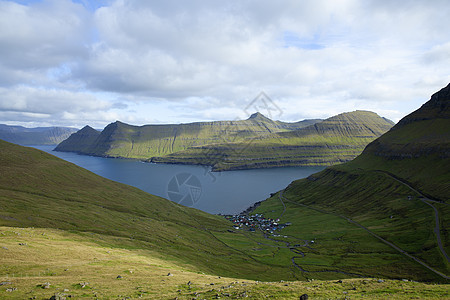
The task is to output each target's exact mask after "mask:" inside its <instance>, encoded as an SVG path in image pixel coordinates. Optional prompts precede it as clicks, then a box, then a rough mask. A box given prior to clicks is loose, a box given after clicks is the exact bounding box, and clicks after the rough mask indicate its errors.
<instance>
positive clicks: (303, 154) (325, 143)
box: [151, 111, 393, 171]
mask: <svg viewBox="0 0 450 300" xmlns="http://www.w3.org/2000/svg"><path fill="white" fill-rule="evenodd" d="M392 124H393V122H392V121H389V122H388V121H385V119H384V118H381V117H380V116H378V115H377V114H375V113H373V112H368V111H354V112H348V113H342V114H339V115H336V116H333V117H330V118H328V119H325V120H323V121H321V122H317V123H315V124H312V125H309V126H307V127H304V128H300V129H297V130H292V131H287V132H278V133H271V134H268V135H265V136H260V137H255V138H253V139H247V140H245V141H237V142H234V141H231V142H229V143H219V144H215V145H204V146H199V147H191V148H189V149H186V150H184V151H180V152H176V153H172V154H168V155H166V156H164V157H154V158H152V159H151V161H152V162H163V163H186V164H201V165H210V166H212V167H213V170H215V171H224V170H238V169H250V168H263V167H286V166H328V165H332V164H339V163H342V162H346V161H349V160H351V159H353V158H355V157H356V156H357V155H358V154H360V153H361V152H362V150H363V149H364V147H365V146H366V145H367V144H368V143H369V142H371V141H373V140H374V139H375V138H376V137H379V136H380V135H381V134H383V133H384V132H386V131H387V130H388V129H390V128H391V127H392Z"/></svg>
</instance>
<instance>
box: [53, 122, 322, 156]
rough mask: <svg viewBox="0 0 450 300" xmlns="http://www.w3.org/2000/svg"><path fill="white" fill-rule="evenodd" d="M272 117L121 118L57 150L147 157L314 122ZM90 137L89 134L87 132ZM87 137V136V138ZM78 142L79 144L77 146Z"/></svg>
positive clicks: (255, 135) (287, 129) (69, 141)
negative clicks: (139, 122)
mask: <svg viewBox="0 0 450 300" xmlns="http://www.w3.org/2000/svg"><path fill="white" fill-rule="evenodd" d="M317 121H318V120H305V121H302V122H296V123H285V122H280V121H272V120H270V119H268V118H266V117H264V116H263V115H261V114H259V113H256V114H253V115H252V116H251V117H250V118H249V119H247V120H242V121H219V122H198V123H189V124H178V125H145V126H132V125H128V124H125V123H122V122H119V121H117V122H114V123H111V124H109V125H108V126H107V127H106V128H105V129H104V130H103V131H102V132H101V134H100V135H99V136H98V137H97V138H96V139H95V140H90V139H89V140H88V139H86V140H80V139H78V138H75V137H71V138H69V139H67V140H66V141H64V143H63V144H61V145H60V146H58V147H57V148H56V150H58V151H74V152H79V153H84V154H89V155H96V156H108V157H126V158H137V159H149V158H151V157H153V156H163V155H167V154H170V153H174V152H177V151H182V150H185V149H187V148H189V147H193V146H199V145H206V144H212V143H220V142H230V141H242V140H245V139H247V138H251V137H257V136H264V135H267V134H270V133H272V132H284V131H291V130H295V129H299V128H303V127H305V126H308V125H311V124H314V123H316V122H317ZM90 137H91V136H90ZM90 137H89V138H90ZM80 144H82V145H83V146H80Z"/></svg>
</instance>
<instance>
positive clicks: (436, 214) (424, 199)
mask: <svg viewBox="0 0 450 300" xmlns="http://www.w3.org/2000/svg"><path fill="white" fill-rule="evenodd" d="M377 172H381V173H383V174H385V175H387V176H389V177H391V178H392V179H394V180H395V181H397V182H399V183H401V184H403V185H404V186H406V187H407V188H409V189H410V190H412V191H413V192H415V193H417V194H418V195H420V197H421V198H420V199H419V200H420V201H422V202H423V203H425V204H427V205H429V206H431V208H433V210H434V219H435V222H436V226H435V227H434V233H435V234H436V240H437V244H438V246H439V250H440V251H441V253H442V255H443V256H444V257H445V259H447V262H449V263H450V257H449V256H448V254H447V252H446V251H445V249H444V244H443V243H442V239H441V229H440V220H439V211H438V209H437V208H436V207H435V206H434V205H433V204H431V203H430V202H434V203H440V204H444V205H449V204H447V203H445V202H443V201H437V200H431V199H429V198H427V197H426V196H425V195H424V194H422V193H421V192H419V191H418V190H416V189H415V188H413V187H412V186H410V185H409V184H408V183H407V182H405V181H403V180H400V179H399V178H397V177H395V176H394V175H392V174H390V173H387V172H384V171H377Z"/></svg>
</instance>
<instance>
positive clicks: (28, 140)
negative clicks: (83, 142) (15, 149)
mask: <svg viewBox="0 0 450 300" xmlns="http://www.w3.org/2000/svg"><path fill="white" fill-rule="evenodd" d="M76 131H77V129H75V128H70V127H38V128H25V127H22V126H9V125H4V124H0V139H2V140H5V141H8V142H11V143H16V144H21V145H56V144H58V143H61V142H62V141H64V140H65V139H67V138H68V137H69V136H70V135H71V134H72V133H74V132H76Z"/></svg>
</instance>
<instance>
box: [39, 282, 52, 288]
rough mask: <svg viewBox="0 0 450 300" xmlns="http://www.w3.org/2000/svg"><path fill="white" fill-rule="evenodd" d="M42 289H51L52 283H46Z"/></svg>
mask: <svg viewBox="0 0 450 300" xmlns="http://www.w3.org/2000/svg"><path fill="white" fill-rule="evenodd" d="M41 288H43V289H49V288H50V282H46V283H43V284H41Z"/></svg>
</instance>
